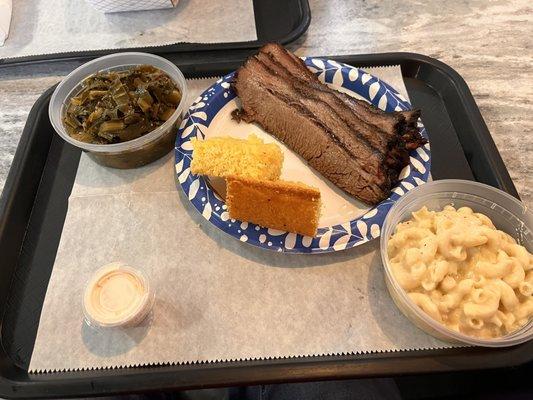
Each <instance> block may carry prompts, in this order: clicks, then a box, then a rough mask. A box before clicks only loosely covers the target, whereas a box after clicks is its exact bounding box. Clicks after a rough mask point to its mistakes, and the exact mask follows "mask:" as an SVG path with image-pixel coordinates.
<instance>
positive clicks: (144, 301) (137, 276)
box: [82, 262, 155, 328]
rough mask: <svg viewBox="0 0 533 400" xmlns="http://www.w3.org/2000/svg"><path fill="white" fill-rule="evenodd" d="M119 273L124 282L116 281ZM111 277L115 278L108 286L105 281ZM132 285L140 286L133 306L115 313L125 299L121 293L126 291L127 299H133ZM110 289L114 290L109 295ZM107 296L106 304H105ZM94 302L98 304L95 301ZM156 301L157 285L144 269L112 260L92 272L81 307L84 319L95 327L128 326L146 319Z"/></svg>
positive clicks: (135, 324)
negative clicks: (118, 305) (149, 278)
mask: <svg viewBox="0 0 533 400" xmlns="http://www.w3.org/2000/svg"><path fill="white" fill-rule="evenodd" d="M118 275H120V278H119V279H124V280H125V281H122V282H119V283H118V284H117V276H118ZM111 279H114V280H115V281H114V282H112V283H108V285H109V286H108V287H107V288H106V287H105V286H106V284H105V281H107V282H109V281H110V280H111ZM124 282H126V283H124ZM132 287H137V290H136V291H137V292H138V293H136V295H135V297H136V299H135V300H136V301H135V302H134V303H133V305H131V304H126V307H127V308H126V310H125V311H122V312H121V314H118V313H116V308H117V302H119V301H121V300H123V299H124V297H122V296H121V294H122V293H124V295H125V297H126V298H127V297H129V298H130V299H131V297H132V296H131V292H132V290H131V289H132ZM105 290H107V293H105V292H104V291H105ZM121 290H122V291H123V292H121ZM109 291H112V292H113V293H111V294H110V293H109ZM104 299H105V300H106V301H107V303H106V304H103V305H102V302H103V301H104ZM95 302H96V303H97V304H94V303H95ZM154 302H155V291H154V288H153V287H152V286H151V285H150V281H149V280H148V277H147V276H146V275H145V274H144V273H143V272H142V271H140V270H138V269H134V268H132V267H129V266H128V265H126V264H124V263H122V262H113V263H110V264H107V265H104V266H103V267H101V268H99V269H98V270H97V271H96V272H95V273H94V274H93V276H92V277H91V279H90V280H89V282H88V283H87V286H86V288H85V292H84V295H83V301H82V306H83V314H84V316H85V322H86V323H87V324H88V325H89V326H91V327H93V328H128V327H132V326H137V325H139V324H141V323H142V322H143V321H145V320H146V319H147V317H148V315H149V314H150V312H151V311H152V308H153V305H154ZM121 305H122V306H124V305H125V304H121ZM106 313H107V315H105V314H106ZM117 314H118V315H117Z"/></svg>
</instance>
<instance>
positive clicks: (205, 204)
mask: <svg viewBox="0 0 533 400" xmlns="http://www.w3.org/2000/svg"><path fill="white" fill-rule="evenodd" d="M304 61H305V63H306V65H307V67H308V68H309V69H310V70H312V71H313V72H314V73H315V74H317V75H318V77H319V79H320V80H321V81H322V82H325V83H327V84H328V85H330V86H332V87H334V88H335V89H338V90H341V91H344V92H346V93H348V94H351V95H353V96H355V97H358V98H363V99H366V100H367V101H369V102H370V103H372V104H373V105H375V106H377V107H379V108H381V109H382V110H385V111H388V112H391V111H402V110H408V109H410V108H411V105H410V104H409V102H408V101H407V100H406V99H405V98H404V97H403V96H402V95H401V94H399V93H398V92H397V91H396V90H395V89H394V88H392V87H391V86H389V85H388V84H387V83H385V82H383V81H381V80H379V79H378V78H376V77H374V76H372V75H370V74H368V73H366V72H365V71H363V70H360V69H358V68H354V67H351V66H349V65H346V64H341V63H338V62H335V61H331V60H326V59H319V58H304ZM232 78H233V73H231V74H229V75H226V76H225V77H223V78H221V79H219V80H218V81H217V82H216V83H215V84H214V85H213V86H211V87H210V88H209V89H207V90H206V91H205V92H204V93H202V95H201V96H199V97H198V98H197V99H196V100H195V101H194V103H193V104H192V105H191V107H190V108H189V110H188V112H187V114H186V115H185V118H184V120H183V121H182V123H181V125H180V127H179V131H178V135H177V139H176V149H175V150H176V151H175V154H176V179H177V184H179V185H180V186H181V188H182V189H183V191H184V192H185V194H186V196H187V197H188V198H189V200H190V201H191V203H192V204H193V205H194V207H195V208H196V209H197V210H198V211H199V212H200V213H201V214H202V215H203V216H204V218H205V219H207V220H208V221H209V222H211V223H212V224H214V225H215V226H217V227H218V228H220V229H221V230H222V231H224V232H226V233H228V234H230V235H231V236H234V237H235V238H237V239H239V240H241V241H243V242H247V243H250V244H252V245H255V246H258V247H262V248H265V249H269V250H275V251H280V252H290V253H324V252H330V251H339V250H344V249H346V248H350V247H354V246H358V245H360V244H362V243H365V242H367V241H369V240H372V239H374V238H377V237H379V235H380V231H381V226H382V224H383V221H384V219H385V216H386V215H387V213H388V212H389V209H390V208H391V207H392V205H393V204H394V202H395V201H396V200H398V198H400V196H402V195H403V194H404V193H406V192H407V191H408V190H410V189H412V188H413V187H415V186H418V185H421V184H423V183H424V182H426V181H427V180H428V178H429V172H430V162H431V161H430V160H431V157H430V149H429V144H426V145H425V146H424V147H421V148H418V149H417V150H416V151H413V152H412V153H411V157H410V163H409V165H408V166H407V167H405V168H404V170H403V171H402V172H401V174H400V179H401V180H400V182H399V184H398V185H397V186H396V187H395V188H394V189H393V191H392V193H391V195H390V196H389V198H387V199H385V200H383V201H382V202H381V203H379V204H378V205H376V206H374V207H368V206H365V205H363V204H362V203H360V202H358V201H356V200H354V199H352V198H350V197H349V196H347V195H346V194H345V193H343V192H342V191H340V190H339V189H338V188H336V187H335V186H334V185H332V184H331V183H329V182H328V181H327V180H326V179H325V178H323V177H322V176H321V175H319V174H318V173H317V172H316V171H314V170H312V169H311V168H310V167H309V166H307V164H306V163H305V161H303V160H302V159H300V158H299V157H298V156H297V155H295V154H294V153H292V152H291V151H290V150H288V149H287V148H286V147H285V146H284V145H283V144H282V143H281V142H278V141H277V140H276V139H275V138H273V137H272V136H270V135H268V134H267V133H266V132H264V131H263V130H262V129H261V128H259V127H258V126H256V125H255V124H246V123H240V124H238V123H236V122H235V121H233V120H232V119H231V116H230V114H231V111H232V110H234V109H235V108H236V107H237V105H238V103H237V102H238V99H237V98H236V95H235V93H234V92H233V90H232V89H231V88H230V82H231V80H232ZM418 126H419V128H420V130H421V133H422V135H423V136H425V137H427V135H426V131H425V129H424V127H423V125H422V123H421V122H420V121H419V123H418ZM250 133H255V134H257V135H258V136H260V137H261V138H262V139H263V140H265V141H266V142H276V143H278V144H279V145H280V147H282V150H283V152H284V155H285V161H284V166H283V172H282V178H283V179H287V180H298V181H302V182H304V183H307V184H310V185H313V186H318V187H319V189H320V191H321V195H322V203H323V210H322V214H323V215H322V217H321V220H320V224H319V225H320V228H319V229H318V234H317V236H315V237H314V238H312V237H308V236H302V235H297V234H294V233H288V232H284V231H278V230H274V229H268V228H264V227H261V226H258V225H255V224H252V223H248V222H241V221H236V220H232V219H230V218H229V214H228V211H227V207H226V205H225V204H224V201H223V200H222V199H221V198H220V197H218V195H217V194H216V193H215V192H214V191H213V189H212V188H211V187H210V186H209V185H208V182H207V180H206V178H204V177H203V176H197V175H193V174H191V172H190V164H191V157H192V145H191V139H192V138H198V139H204V138H205V137H211V136H223V135H229V136H236V137H247V136H248V134H250Z"/></svg>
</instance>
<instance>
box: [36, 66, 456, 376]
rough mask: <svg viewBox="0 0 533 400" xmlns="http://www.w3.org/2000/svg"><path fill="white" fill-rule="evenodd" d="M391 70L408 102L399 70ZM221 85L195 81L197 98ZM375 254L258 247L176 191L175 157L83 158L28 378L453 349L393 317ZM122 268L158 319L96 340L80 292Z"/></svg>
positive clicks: (98, 334)
mask: <svg viewBox="0 0 533 400" xmlns="http://www.w3.org/2000/svg"><path fill="white" fill-rule="evenodd" d="M380 70H382V69H379V70H374V71H372V73H374V74H376V75H378V76H380V75H383V73H381V74H380V72H381V71H380ZM386 73H387V74H389V77H388V78H387V81H388V82H389V83H391V84H392V85H393V86H395V87H396V88H398V90H402V91H403V92H404V95H407V94H406V93H405V88H404V87H403V83H401V82H399V81H398V80H400V81H401V74H400V72H399V67H394V68H392V67H391V68H387V69H386ZM212 81H213V80H199V81H191V82H190V86H191V89H192V91H193V94H192V96H195V95H196V94H197V93H199V91H200V90H201V88H205V87H207V86H209V84H210V83H212ZM378 245H379V241H377V240H376V241H373V242H370V243H367V244H366V245H363V246H360V247H357V248H354V249H350V250H345V251H342V252H337V253H333V254H315V255H291V254H280V253H275V252H270V251H267V250H263V249H259V248H255V247H252V246H250V245H248V244H246V243H242V242H240V241H238V240H236V239H234V238H231V237H229V236H227V235H226V234H225V233H223V232H221V231H219V230H218V229H217V228H215V227H214V226H212V225H211V224H210V223H209V222H207V221H206V220H204V219H203V217H202V216H201V215H199V214H198V213H197V212H196V210H194V209H193V208H192V206H191V205H190V204H189V201H188V199H187V198H186V196H185V195H184V194H183V193H182V192H181V190H176V188H175V182H174V155H173V154H172V153H171V154H169V155H167V156H166V157H164V158H163V159H161V160H159V161H157V162H155V163H153V164H151V165H149V166H146V167H143V168H139V169H136V170H114V169H108V168H103V167H101V166H99V165H96V164H95V163H93V162H92V161H91V160H90V159H89V158H88V157H86V156H85V155H83V156H82V158H81V161H80V165H79V168H78V173H77V176H76V181H75V184H74V188H73V191H72V194H71V197H70V199H69V209H68V213H67V217H66V221H65V226H64V229H63V235H62V237H61V242H60V245H59V249H58V253H57V257H56V261H55V265H54V269H53V272H52V277H51V279H50V283H49V287H48V291H47V293H46V298H45V302H44V305H43V310H42V314H41V320H40V324H39V330H38V334H37V339H36V342H35V348H34V351H33V355H32V359H31V363H30V372H44V371H60V370H61V371H62V370H78V369H93V368H109V367H117V366H138V365H145V364H159V363H185V362H198V361H223V360H241V359H259V358H268V357H292V356H307V355H322V354H342V353H358V352H381V351H399V350H408V349H430V348H440V347H450V345H449V344H446V343H443V342H440V341H438V340H436V339H434V338H432V337H430V336H428V335H426V334H425V333H424V332H422V331H420V330H419V329H418V328H416V327H415V326H414V325H413V324H411V323H410V322H409V321H408V320H407V319H406V318H405V317H404V316H403V315H402V314H401V313H400V311H399V310H398V309H397V308H396V306H395V305H394V303H393V302H392V300H391V298H390V296H389V294H388V292H387V289H386V287H385V283H384V278H383V271H382V268H383V267H382V264H381V260H380V255H379V251H378ZM117 260H120V261H124V262H126V263H129V264H131V265H132V266H134V267H137V268H142V269H143V270H145V271H146V272H147V274H148V275H149V277H150V280H151V283H152V284H153V285H154V286H155V288H156V292H157V293H156V303H155V306H154V311H153V314H152V316H151V318H150V320H149V321H147V322H146V323H145V324H143V325H142V326H139V327H136V328H130V329H128V330H124V331H115V332H112V331H95V330H93V329H91V328H89V327H87V326H86V325H85V324H84V322H83V313H82V307H81V301H82V293H83V290H84V288H85V284H86V282H87V280H88V279H89V278H90V276H91V275H92V273H93V272H94V271H95V270H96V269H97V268H99V267H100V266H101V265H103V264H107V263H109V262H112V261H117Z"/></svg>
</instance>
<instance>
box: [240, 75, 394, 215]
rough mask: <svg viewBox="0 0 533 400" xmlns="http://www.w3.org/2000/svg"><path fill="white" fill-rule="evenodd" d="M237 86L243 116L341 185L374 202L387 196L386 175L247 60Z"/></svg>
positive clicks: (360, 197)
mask: <svg viewBox="0 0 533 400" xmlns="http://www.w3.org/2000/svg"><path fill="white" fill-rule="evenodd" d="M234 89H235V91H236V93H237V95H238V96H239V98H240V99H241V101H242V104H243V109H242V111H241V113H240V117H241V119H242V120H244V121H247V122H256V123H258V124H259V125H261V126H262V127H263V128H264V129H265V130H266V131H268V132H270V133H272V134H273V135H274V136H276V137H277V138H278V139H280V140H281V141H283V142H284V143H285V144H286V145H287V146H288V147H289V148H291V149H292V150H294V151H295V152H296V153H298V154H299V155H300V156H301V157H303V158H304V159H305V160H306V161H307V162H308V163H309V165H311V166H312V167H313V168H315V169H316V170H318V171H319V172H320V173H322V174H323V175H324V176H325V177H326V178H327V179H329V180H330V181H332V182H333V183H334V184H335V185H337V186H338V187H339V188H341V189H342V190H344V191H346V192H347V193H349V194H350V195H352V196H354V197H357V198H359V199H361V200H363V201H365V202H368V203H371V204H375V203H378V202H379V201H381V200H382V199H383V198H385V197H386V196H387V193H388V189H389V187H390V186H389V185H390V183H389V182H385V179H384V177H381V179H380V178H378V177H377V176H376V175H374V174H371V173H369V172H367V171H366V170H365V169H364V168H363V166H362V164H361V161H360V159H357V158H355V157H354V156H353V154H352V153H351V152H350V151H348V150H347V148H346V147H344V146H343V145H341V144H340V143H339V142H338V141H337V140H336V139H335V137H333V136H332V135H331V134H330V132H328V130H327V129H328V128H327V127H326V126H325V125H324V124H322V123H321V122H320V121H318V120H317V118H316V117H315V116H314V115H313V114H311V113H310V112H309V110H308V109H307V108H305V107H304V106H302V105H301V104H300V103H299V102H293V101H292V100H291V97H285V95H284V94H283V93H280V91H279V90H274V89H273V88H271V87H268V86H265V85H264V84H263V83H262V82H261V79H259V78H258V77H257V76H256V74H255V71H254V70H253V69H249V68H247V67H246V64H245V66H244V67H242V68H240V69H239V71H238V73H237V77H236V79H235V84H234ZM380 180H381V182H380Z"/></svg>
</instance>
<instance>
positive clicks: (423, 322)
mask: <svg viewBox="0 0 533 400" xmlns="http://www.w3.org/2000/svg"><path fill="white" fill-rule="evenodd" d="M446 205H453V206H454V207H455V208H459V207H470V208H471V209H473V210H474V212H479V213H482V214H485V215H486V216H487V217H489V218H490V219H491V220H492V223H493V224H494V225H495V226H496V228H497V229H499V230H501V231H504V232H506V233H508V234H509V235H511V236H512V237H513V238H514V239H515V240H516V241H517V242H518V243H519V244H521V245H522V246H524V247H525V248H526V249H527V250H528V251H529V252H530V253H531V252H533V214H532V213H531V211H529V210H528V208H527V207H526V206H525V205H524V204H523V203H521V202H520V201H518V200H517V199H515V198H514V197H512V196H510V195H509V194H507V193H505V192H503V191H501V190H498V189H495V188H493V187H492V186H488V185H484V184H482V183H478V182H472V181H465V180H459V179H446V180H440V181H433V182H429V183H426V184H424V185H421V186H418V187H416V188H414V189H412V190H410V191H409V192H407V194H405V195H404V196H402V197H401V198H400V199H399V200H398V201H397V202H396V204H395V205H394V206H393V207H392V208H391V210H390V211H389V214H388V215H387V218H386V219H385V221H384V223H383V229H382V232H381V239H380V240H381V243H380V252H381V260H382V261H383V266H384V269H385V282H386V284H387V288H388V290H389V293H390V295H391V297H392V299H393V300H394V303H395V304H396V306H397V307H398V308H399V309H400V311H402V313H403V314H404V315H405V316H406V317H407V318H409V319H410V320H411V322H413V323H414V324H415V325H416V326H418V327H419V328H420V329H422V330H423V331H425V332H426V333H428V334H430V335H432V336H434V337H436V338H438V339H441V340H444V341H447V342H452V343H466V344H470V345H476V346H485V347H506V346H514V345H517V344H520V343H523V342H527V341H528V340H530V339H532V338H533V318H530V320H529V322H528V323H527V324H526V325H525V326H523V327H522V328H521V329H518V330H516V331H514V332H512V333H510V334H508V335H505V336H501V337H497V338H493V339H479V338H475V337H472V336H468V335H465V334H463V333H460V332H457V331H454V330H452V329H449V328H447V327H446V326H445V325H443V324H440V323H439V322H437V321H435V320H434V319H433V318H431V317H430V316H429V315H427V314H426V313H425V312H424V311H422V310H421V309H420V308H419V307H418V306H417V305H416V304H414V303H413V302H412V301H411V299H410V298H409V297H408V296H407V294H406V292H405V290H404V289H403V288H402V287H401V286H400V285H399V284H398V282H397V281H396V279H395V277H394V274H393V272H392V270H391V266H390V263H389V258H388V253H387V244H388V241H389V238H390V237H391V235H392V234H393V233H394V230H395V229H396V226H397V225H398V224H399V223H400V222H403V221H405V220H408V219H410V218H411V213H412V212H413V211H417V210H419V209H420V208H422V207H423V206H426V207H427V208H428V209H429V210H439V211H440V210H442V209H443V208H444V206H446Z"/></svg>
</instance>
